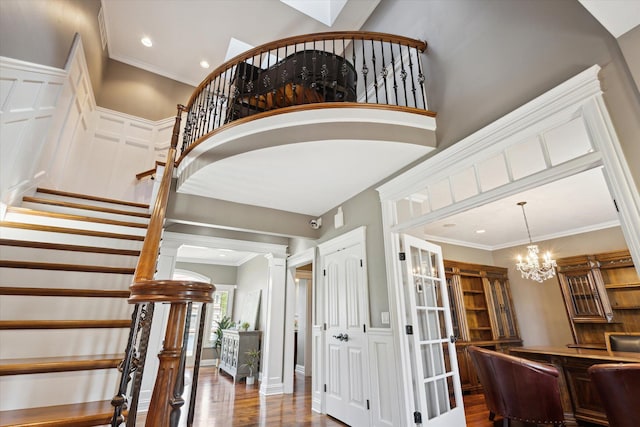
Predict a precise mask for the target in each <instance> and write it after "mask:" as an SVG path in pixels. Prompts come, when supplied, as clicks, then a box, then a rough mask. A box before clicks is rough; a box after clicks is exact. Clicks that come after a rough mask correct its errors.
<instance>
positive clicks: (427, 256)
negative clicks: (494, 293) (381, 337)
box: [402, 235, 464, 426]
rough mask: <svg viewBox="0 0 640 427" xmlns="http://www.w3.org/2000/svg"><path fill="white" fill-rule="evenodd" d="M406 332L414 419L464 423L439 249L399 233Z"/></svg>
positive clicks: (429, 422)
mask: <svg viewBox="0 0 640 427" xmlns="http://www.w3.org/2000/svg"><path fill="white" fill-rule="evenodd" d="M402 247H403V251H404V252H405V258H406V263H407V265H406V269H405V271H406V277H405V281H406V283H405V285H406V290H407V292H406V297H407V301H406V302H405V303H406V307H407V309H408V311H409V313H408V314H409V318H410V319H411V323H412V325H410V326H411V327H409V328H407V331H406V332H407V333H412V334H411V335H410V341H411V343H410V347H411V349H410V351H411V353H412V355H411V357H412V370H413V372H412V374H413V378H414V381H415V382H414V384H415V385H414V387H415V390H414V393H415V394H416V396H417V399H416V403H417V405H418V406H419V408H416V412H417V413H419V414H418V415H417V417H419V418H421V419H422V424H425V425H429V426H458V425H464V408H463V404H462V390H461V388H460V376H459V373H458V363H457V359H456V349H455V343H454V341H455V340H454V339H453V336H454V333H453V327H452V323H451V311H450V305H449V296H448V293H447V283H446V278H445V274H444V266H443V263H442V252H441V249H440V247H439V246H436V245H433V244H431V243H428V242H426V241H423V240H420V239H417V238H415V237H412V236H407V235H404V236H403V239H402Z"/></svg>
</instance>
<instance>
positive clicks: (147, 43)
mask: <svg viewBox="0 0 640 427" xmlns="http://www.w3.org/2000/svg"><path fill="white" fill-rule="evenodd" d="M140 43H142V44H143V45H145V46H146V47H151V46H153V42H152V41H151V39H150V38H149V37H146V36H145V37H143V38H141V39H140Z"/></svg>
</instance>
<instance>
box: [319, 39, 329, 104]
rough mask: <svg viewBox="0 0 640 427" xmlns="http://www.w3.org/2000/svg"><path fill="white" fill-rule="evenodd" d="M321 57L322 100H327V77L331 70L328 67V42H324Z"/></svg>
mask: <svg viewBox="0 0 640 427" xmlns="http://www.w3.org/2000/svg"><path fill="white" fill-rule="evenodd" d="M320 56H321V61H322V63H321V65H320V76H321V77H322V100H323V101H326V100H327V77H328V74H329V69H328V67H327V41H326V40H322V52H321V53H320Z"/></svg>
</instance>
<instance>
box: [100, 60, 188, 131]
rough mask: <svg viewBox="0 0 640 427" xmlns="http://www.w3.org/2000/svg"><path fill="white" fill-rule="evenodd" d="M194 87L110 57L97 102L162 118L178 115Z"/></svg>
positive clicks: (124, 110)
mask: <svg viewBox="0 0 640 427" xmlns="http://www.w3.org/2000/svg"><path fill="white" fill-rule="evenodd" d="M194 90H195V88H194V87H193V86H190V85H187V84H184V83H180V82H178V81H175V80H172V79H168V78H166V77H163V76H160V75H158V74H153V73H150V72H148V71H145V70H142V69H140V68H136V67H132V66H131V65H128V64H125V63H123V62H119V61H115V60H113V59H110V60H109V61H108V62H107V67H106V72H105V74H104V80H103V82H102V91H101V92H100V94H99V95H98V96H97V97H96V103H97V104H98V105H99V106H101V107H105V108H109V109H111V110H115V111H120V112H123V113H127V114H131V115H134V116H138V117H144V118H145V119H149V120H161V119H166V118H167V117H174V116H175V115H176V112H177V109H176V105H177V104H186V103H187V102H188V101H189V97H191V94H192V93H193V91H194Z"/></svg>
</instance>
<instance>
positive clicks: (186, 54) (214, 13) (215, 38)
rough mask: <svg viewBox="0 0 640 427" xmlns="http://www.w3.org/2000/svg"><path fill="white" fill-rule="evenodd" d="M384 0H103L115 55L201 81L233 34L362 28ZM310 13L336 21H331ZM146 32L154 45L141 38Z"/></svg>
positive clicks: (271, 37) (256, 36) (269, 37)
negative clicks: (204, 64)
mask: <svg viewBox="0 0 640 427" xmlns="http://www.w3.org/2000/svg"><path fill="white" fill-rule="evenodd" d="M379 2H380V0H357V1H347V2H346V4H344V7H342V8H339V7H337V6H339V3H341V2H337V3H338V4H336V1H335V0H322V1H318V0H315V1H313V2H311V1H306V2H299V1H297V2H296V1H293V2H290V3H294V4H292V6H289V5H287V4H285V3H284V2H282V1H280V0H215V1H211V0H155V1H151V0H127V1H123V0H102V8H103V12H104V19H105V26H106V33H107V40H108V45H109V56H110V57H111V58H112V59H115V60H118V61H121V62H124V63H127V64H130V65H133V66H135V67H138V68H142V69H144V70H147V71H151V72H153V73H156V74H160V75H162V76H165V77H169V78H171V79H174V80H177V81H180V82H183V83H187V84H190V85H192V86H198V84H200V82H201V81H202V80H203V79H204V78H205V77H206V76H207V74H209V73H210V72H211V71H213V70H214V69H215V68H216V67H217V66H219V65H221V64H222V63H223V62H224V61H225V58H226V53H227V48H228V46H229V43H230V41H231V39H232V38H235V39H237V40H240V41H242V42H244V43H247V44H249V45H251V46H258V45H261V44H264V43H268V42H271V41H275V40H279V39H283V38H286V37H290V36H295V35H300V34H309V33H319V32H324V31H353V30H359V29H360V27H362V24H364V22H365V21H366V20H367V18H368V17H369V15H370V14H371V12H373V10H374V9H375V7H376V6H377V5H378V3H379ZM295 3H302V6H303V10H304V12H300V11H299V10H296V9H294V8H293V7H294V6H299V5H296V4H295ZM305 3H313V4H323V5H325V6H326V7H316V8H313V9H309V8H304V6H305ZM307 13H310V14H313V13H319V14H321V15H323V13H324V15H323V16H319V19H321V20H324V21H326V22H331V20H332V19H334V18H335V21H334V23H333V25H332V26H328V25H326V24H324V23H322V22H320V21H318V20H316V19H314V18H311V17H310V16H309V15H308V14H307ZM336 14H337V17H336ZM145 36H146V37H149V38H150V39H151V40H152V42H153V46H152V47H145V46H143V45H142V43H140V39H141V38H142V37H145ZM203 60H206V61H207V62H208V63H209V64H211V67H210V68H209V69H208V70H206V69H203V68H202V67H200V65H199V64H200V61H203Z"/></svg>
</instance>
